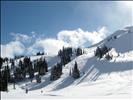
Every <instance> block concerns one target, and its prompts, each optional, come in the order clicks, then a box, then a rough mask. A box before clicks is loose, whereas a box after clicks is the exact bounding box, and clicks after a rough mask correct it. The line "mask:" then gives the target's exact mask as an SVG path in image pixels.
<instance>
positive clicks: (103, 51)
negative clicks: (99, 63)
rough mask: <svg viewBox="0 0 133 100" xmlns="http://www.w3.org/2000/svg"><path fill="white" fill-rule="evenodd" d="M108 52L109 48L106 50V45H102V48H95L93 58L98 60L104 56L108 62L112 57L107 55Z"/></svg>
mask: <svg viewBox="0 0 133 100" xmlns="http://www.w3.org/2000/svg"><path fill="white" fill-rule="evenodd" d="M110 50H111V48H108V47H107V46H106V45H104V46H103V47H97V49H96V51H95V56H96V57H98V58H102V57H103V56H104V55H105V54H106V56H105V58H106V59H108V60H110V59H112V57H111V56H110V55H109V53H108V52H109V51H110Z"/></svg>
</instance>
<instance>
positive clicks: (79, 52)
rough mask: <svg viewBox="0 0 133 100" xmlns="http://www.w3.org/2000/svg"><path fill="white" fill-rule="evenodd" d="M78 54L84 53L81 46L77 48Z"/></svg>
mask: <svg viewBox="0 0 133 100" xmlns="http://www.w3.org/2000/svg"><path fill="white" fill-rule="evenodd" d="M76 55H77V56H80V55H82V49H81V48H77V52H76Z"/></svg>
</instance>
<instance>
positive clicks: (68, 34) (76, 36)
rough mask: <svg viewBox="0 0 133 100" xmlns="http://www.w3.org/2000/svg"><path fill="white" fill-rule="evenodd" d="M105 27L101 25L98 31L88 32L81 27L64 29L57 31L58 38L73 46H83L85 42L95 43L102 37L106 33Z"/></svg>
mask: <svg viewBox="0 0 133 100" xmlns="http://www.w3.org/2000/svg"><path fill="white" fill-rule="evenodd" d="M107 32H108V30H107V28H106V27H102V28H100V29H99V30H98V31H94V32H88V31H83V30H82V29H80V28H79V29H77V30H72V31H70V30H64V31H61V32H59V33H58V35H57V37H58V39H59V40H62V41H65V42H67V43H68V44H70V45H71V46H73V47H79V46H81V47H82V46H84V44H85V43H86V42H88V43H90V44H95V43H98V42H99V41H101V40H102V39H104V38H105V37H106V35H107Z"/></svg>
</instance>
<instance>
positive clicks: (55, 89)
mask: <svg viewBox="0 0 133 100" xmlns="http://www.w3.org/2000/svg"><path fill="white" fill-rule="evenodd" d="M102 45H106V46H107V47H110V48H112V49H111V51H109V53H110V54H111V55H113V59H111V60H107V59H105V58H102V59H99V58H97V57H95V56H94V52H95V49H96V47H97V46H102ZM84 51H85V54H83V55H81V56H79V57H76V58H74V59H73V60H72V61H71V62H70V63H68V64H67V65H65V66H63V74H62V75H61V78H59V79H58V80H56V81H50V71H49V72H48V73H47V74H46V75H44V76H43V77H42V82H41V83H36V82H35V80H33V82H32V83H31V82H30V80H28V79H27V80H25V81H23V82H19V83H17V85H16V89H15V90H14V89H13V85H12V84H10V85H9V92H2V93H1V97H2V99H11V98H12V99H19V98H29V99H30V98H33V99H39V98H41V99H42V98H44V99H45V98H81V99H82V98H102V97H104V98H123V99H124V98H129V99H132V95H133V93H132V91H133V83H132V82H133V75H132V73H133V26H131V27H126V28H124V29H122V30H118V31H116V32H115V33H114V34H112V35H111V36H109V37H108V38H107V39H105V40H103V41H101V42H99V43H98V44H95V45H93V46H91V47H89V48H85V49H84ZM37 58H39V57H31V60H35V59H37ZM45 58H46V60H47V61H48V65H49V70H50V68H51V67H52V66H53V65H54V64H56V63H57V62H59V60H60V59H59V58H58V57H57V56H54V57H49V56H48V57H45ZM75 61H76V62H77V64H78V68H79V69H80V78H79V79H76V80H75V79H73V78H72V77H71V76H70V75H69V74H70V69H72V68H73V66H74V64H75ZM26 88H28V89H29V92H28V93H27V94H26V93H25V89H26Z"/></svg>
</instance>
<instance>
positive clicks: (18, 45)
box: [1, 27, 108, 57]
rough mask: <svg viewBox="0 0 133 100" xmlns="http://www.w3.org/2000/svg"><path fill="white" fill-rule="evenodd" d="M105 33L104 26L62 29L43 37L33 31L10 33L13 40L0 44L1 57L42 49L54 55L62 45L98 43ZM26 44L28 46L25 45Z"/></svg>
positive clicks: (85, 45)
mask: <svg viewBox="0 0 133 100" xmlns="http://www.w3.org/2000/svg"><path fill="white" fill-rule="evenodd" d="M107 33H108V30H107V28H106V27H101V28H99V29H98V30H96V31H93V32H88V31H84V30H82V29H80V28H79V29H76V30H62V31H60V32H59V33H58V34H57V37H56V38H44V35H40V34H37V33H35V32H32V33H31V35H25V34H20V33H17V34H15V33H12V35H13V36H14V38H15V41H13V42H10V43H8V44H6V45H1V48H2V57H13V56H14V55H19V54H23V53H25V54H27V55H31V54H36V53H37V52H39V51H44V52H45V53H48V54H49V55H56V54H57V53H58V51H59V50H60V49H62V47H63V46H64V47H68V46H72V47H88V46H90V45H93V44H95V43H98V42H100V41H101V40H103V39H104V38H106V36H107ZM23 41H25V42H23ZM29 41H32V42H31V43H32V44H28V42H29ZM26 44H28V46H25V45H26ZM25 51H26V52H25Z"/></svg>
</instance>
